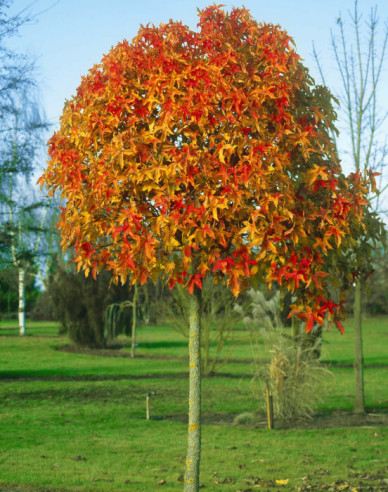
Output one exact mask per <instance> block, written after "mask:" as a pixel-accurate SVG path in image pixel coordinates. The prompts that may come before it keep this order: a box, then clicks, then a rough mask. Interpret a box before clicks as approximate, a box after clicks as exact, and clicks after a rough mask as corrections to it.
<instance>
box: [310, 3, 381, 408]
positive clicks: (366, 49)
mask: <svg viewBox="0 0 388 492" xmlns="http://www.w3.org/2000/svg"><path fill="white" fill-rule="evenodd" d="M349 18H350V23H351V24H350V27H348V26H346V23H345V21H344V20H343V18H342V17H341V16H340V17H338V19H337V31H336V32H334V31H333V32H332V37H331V45H332V49H333V53H334V57H335V61H336V65H337V71H338V75H339V81H340V90H339V91H338V94H336V95H337V97H338V100H339V101H340V103H341V111H342V113H343V118H342V119H341V122H342V124H343V126H344V129H345V130H346V131H345V132H344V136H345V137H346V138H347V146H348V149H347V150H344V157H343V160H344V162H346V163H348V164H350V165H351V166H352V167H353V168H354V170H355V171H356V172H360V171H361V172H364V171H365V170H366V169H372V170H373V172H374V174H375V175H376V176H380V178H379V187H378V188H379V192H378V193H376V194H375V195H374V196H372V197H371V203H373V208H374V210H375V212H381V211H382V209H381V207H380V205H381V203H380V196H383V195H381V193H382V192H384V191H385V189H387V185H385V187H384V186H383V178H384V166H385V165H386V159H387V156H388V147H387V142H386V141H385V142H384V140H383V137H384V126H383V124H384V122H385V121H386V118H387V116H388V111H387V108H385V110H384V109H383V105H382V97H383V93H382V92H380V90H382V85H381V82H382V78H381V77H382V75H383V68H384V62H385V60H386V49H387V44H388V25H386V26H385V29H384V32H383V35H382V37H381V38H380V39H379V37H378V16H377V7H374V8H373V9H371V12H370V15H369V19H368V21H367V22H366V36H365V37H364V28H363V25H362V24H363V22H362V16H361V14H360V12H359V9H358V1H357V0H356V1H355V2H354V10H353V12H349ZM349 31H350V33H349ZM314 56H315V59H316V61H317V64H318V68H319V71H320V74H321V78H322V80H323V83H325V76H324V70H323V68H322V66H321V64H320V62H319V56H318V54H317V51H316V50H315V48H314ZM384 111H385V112H384ZM341 135H342V134H341ZM332 137H333V141H334V142H336V135H335V134H333V135H332ZM385 139H386V137H385ZM385 212H386V210H385ZM375 219H376V216H373V215H372V216H371V220H370V221H369V224H368V227H369V228H370V229H372V230H371V231H370V233H371V235H372V236H374V237H375V238H378V236H380V239H381V240H382V242H383V243H384V244H385V231H384V229H383V228H382V223H379V222H378V221H377V220H375ZM372 246H374V247H376V244H373V243H372V242H371V238H370V237H369V236H368V235H366V236H364V238H362V239H359V240H358V241H357V243H356V245H355V248H354V255H355V256H356V257H362V256H365V255H366V256H370V254H371V248H372ZM378 246H379V247H381V243H380V244H378ZM363 265H364V262H363V260H362V259H361V261H360V262H359V264H358V265H357V262H356V267H355V269H354V272H353V273H354V374H355V404H354V410H355V412H356V413H365V398H364V375H363V367H364V357H363V346H362V298H363V291H364V290H365V289H364V287H363V284H365V280H366V279H367V278H368V277H369V275H370V273H371V270H370V268H368V269H365V268H363Z"/></svg>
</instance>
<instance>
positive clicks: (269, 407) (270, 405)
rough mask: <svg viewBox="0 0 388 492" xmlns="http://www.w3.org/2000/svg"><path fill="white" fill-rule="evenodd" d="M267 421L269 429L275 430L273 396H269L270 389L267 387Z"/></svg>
mask: <svg viewBox="0 0 388 492" xmlns="http://www.w3.org/2000/svg"><path fill="white" fill-rule="evenodd" d="M267 420H268V429H273V427H274V426H273V398H272V395H270V394H269V388H268V385H267Z"/></svg>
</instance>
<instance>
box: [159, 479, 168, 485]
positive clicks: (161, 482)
mask: <svg viewBox="0 0 388 492" xmlns="http://www.w3.org/2000/svg"><path fill="white" fill-rule="evenodd" d="M166 483H167V482H166V480H165V479H164V478H162V480H159V482H158V485H166Z"/></svg>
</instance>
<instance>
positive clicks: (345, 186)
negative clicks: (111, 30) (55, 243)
mask: <svg viewBox="0 0 388 492" xmlns="http://www.w3.org/2000/svg"><path fill="white" fill-rule="evenodd" d="M199 17H200V21H199V32H194V31H191V30H189V28H188V27H186V26H183V25H182V24H181V23H179V22H173V21H171V22H170V23H168V24H165V25H161V26H159V27H154V26H147V27H142V28H141V29H140V30H139V33H138V35H137V36H136V37H135V38H134V39H133V41H132V43H129V42H127V41H123V42H122V43H119V44H118V45H117V46H115V47H114V48H112V50H111V51H110V52H109V53H108V55H106V56H104V58H103V59H102V62H101V63H100V64H98V65H95V66H94V67H93V68H92V69H91V70H90V71H89V73H88V74H87V76H85V77H83V79H82V82H81V85H80V86H79V88H78V89H77V92H76V95H75V96H74V97H73V98H72V99H71V100H69V101H67V102H66V104H65V108H64V112H63V115H62V117H61V126H60V129H59V130H58V131H57V132H56V133H55V134H54V135H53V137H52V138H51V139H50V140H49V158H50V160H49V164H48V167H47V169H46V170H45V172H44V174H43V176H42V177H41V178H40V180H39V181H40V183H41V185H42V186H43V185H46V186H47V187H48V189H49V193H50V194H53V193H54V192H55V191H56V190H60V191H61V193H62V197H63V198H65V199H66V204H65V207H63V208H62V211H61V215H60V219H59V223H58V226H59V228H60V231H61V235H62V245H63V247H64V248H67V247H69V246H72V245H74V247H75V249H76V258H75V261H76V262H77V263H78V268H79V269H80V270H81V269H82V270H84V272H85V274H86V275H88V274H89V273H91V274H92V276H94V277H96V276H97V274H98V273H99V272H100V271H101V270H102V269H104V268H105V269H107V270H109V271H111V272H112V274H113V278H115V279H116V281H118V280H119V279H121V281H122V282H125V281H126V280H127V278H128V277H129V279H130V282H131V283H132V284H135V283H136V282H140V283H145V282H146V281H147V279H148V278H151V279H153V280H155V279H157V278H159V277H162V278H165V279H166V280H167V282H168V285H169V286H170V288H173V287H174V285H175V284H176V283H177V282H178V283H180V284H182V285H184V286H185V287H186V288H187V289H188V291H189V293H190V294H191V302H190V322H189V325H190V328H189V330H190V336H189V353H190V391H189V431H188V434H189V437H188V454H187V460H186V476H185V488H186V490H197V489H198V487H199V462H200V443H201V440H200V433H201V427H200V412H201V404H200V401H201V389H200V388H201V384H200V382H201V379H200V375H201V373H200V367H201V364H200V331H201V327H200V318H199V313H200V304H201V288H202V283H203V280H204V279H205V278H206V277H207V276H208V274H209V273H210V272H211V273H212V274H213V275H214V279H215V281H224V282H225V283H226V284H227V285H228V286H229V287H230V289H231V291H232V292H233V294H234V295H235V296H237V295H238V293H239V292H240V291H241V290H242V289H243V288H244V287H245V286H246V285H248V284H249V281H255V280H256V279H263V280H264V281H265V282H267V283H268V284H269V285H271V284H272V283H273V282H277V283H279V284H280V286H281V288H282V289H283V290H284V289H288V290H292V291H294V292H295V295H296V297H297V299H298V300H297V301H296V303H295V305H294V306H293V308H292V314H293V315H296V316H297V317H299V318H300V319H303V320H305V322H306V329H307V331H309V330H311V328H312V325H313V323H314V322H315V321H316V322H318V323H321V324H322V322H323V317H324V316H325V315H326V314H328V315H329V316H330V317H331V318H332V320H333V321H334V322H335V324H336V325H337V327H338V328H339V329H340V330H342V324H341V319H342V317H343V309H342V307H343V300H344V299H343V298H342V297H340V298H339V300H338V302H334V301H333V299H329V298H328V297H327V296H326V293H327V289H328V282H327V278H331V277H332V278H333V279H334V278H338V277H342V276H344V275H346V274H347V273H348V272H347V270H346V269H345V268H342V267H341V268H339V267H338V264H339V263H338V261H339V260H338V259H339V258H342V259H343V260H344V262H345V261H346V258H347V257H346V252H347V250H348V248H349V247H351V246H353V245H354V243H355V240H357V238H358V237H359V236H362V234H363V233H364V225H363V213H364V209H365V208H366V207H367V206H368V202H367V201H366V199H365V195H366V193H367V191H368V188H369V180H370V176H369V175H368V173H364V174H362V173H360V172H357V173H353V174H351V175H350V176H349V177H348V178H346V177H345V176H344V175H343V174H342V172H341V168H340V166H339V162H338V157H337V155H336V152H335V147H334V145H333V143H332V141H331V139H330V129H333V128H334V119H335V112H334V110H333V107H332V102H331V96H330V93H329V92H328V90H327V89H325V88H324V87H319V86H315V85H314V82H313V80H312V79H311V77H310V76H309V73H308V71H307V69H306V68H305V67H304V66H303V65H302V64H301V62H300V57H299V56H298V55H297V54H296V52H295V51H294V49H293V47H292V40H291V38H290V37H289V36H288V35H287V33H286V32H284V31H282V30H281V29H280V28H279V27H277V26H273V25H262V24H258V23H257V22H256V21H255V20H254V19H253V18H252V17H251V16H250V14H249V13H248V11H247V10H246V9H244V8H241V9H239V8H236V9H233V10H232V11H231V13H230V14H228V13H226V12H224V11H223V10H222V8H221V7H218V6H212V7H208V8H206V9H204V10H202V11H201V12H200V14H199ZM371 178H373V176H372V177H371ZM324 260H325V261H324Z"/></svg>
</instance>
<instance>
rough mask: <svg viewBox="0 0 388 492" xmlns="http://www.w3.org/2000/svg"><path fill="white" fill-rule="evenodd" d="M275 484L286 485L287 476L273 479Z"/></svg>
mask: <svg viewBox="0 0 388 492" xmlns="http://www.w3.org/2000/svg"><path fill="white" fill-rule="evenodd" d="M275 483H276V485H287V484H288V478H286V479H285V480H275Z"/></svg>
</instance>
